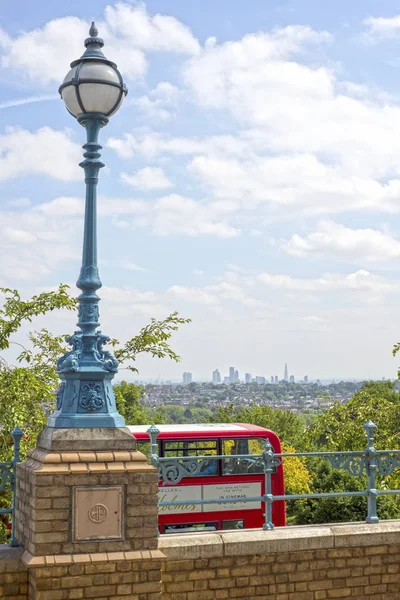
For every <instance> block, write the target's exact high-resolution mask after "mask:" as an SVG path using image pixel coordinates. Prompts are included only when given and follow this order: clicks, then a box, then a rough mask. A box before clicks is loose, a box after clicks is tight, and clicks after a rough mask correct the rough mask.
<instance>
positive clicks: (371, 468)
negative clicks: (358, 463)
mask: <svg viewBox="0 0 400 600" xmlns="http://www.w3.org/2000/svg"><path fill="white" fill-rule="evenodd" d="M375 429H376V425H375V423H373V422H372V421H371V420H368V421H367V422H366V423H365V425H364V430H365V434H366V436H367V441H368V445H367V448H366V450H365V452H366V458H367V479H368V515H367V519H366V521H367V523H379V519H378V515H377V514H376V498H377V493H376V470H377V463H376V450H375V447H374V431H375Z"/></svg>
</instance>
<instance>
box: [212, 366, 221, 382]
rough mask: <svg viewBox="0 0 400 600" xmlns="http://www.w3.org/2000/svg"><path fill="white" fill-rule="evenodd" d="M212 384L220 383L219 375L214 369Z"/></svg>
mask: <svg viewBox="0 0 400 600" xmlns="http://www.w3.org/2000/svg"><path fill="white" fill-rule="evenodd" d="M212 382H213V383H221V373H220V372H219V371H218V369H215V371H213V374H212Z"/></svg>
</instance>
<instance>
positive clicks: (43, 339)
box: [0, 285, 190, 461]
mask: <svg viewBox="0 0 400 600" xmlns="http://www.w3.org/2000/svg"><path fill="white" fill-rule="evenodd" d="M0 294H1V295H2V296H3V298H4V300H3V304H2V306H1V308H0V351H1V350H6V349H8V348H9V347H10V345H11V344H14V343H16V342H14V339H13V336H14V334H16V333H17V332H18V331H19V330H20V328H21V327H22V326H23V325H25V324H26V323H30V322H32V320H33V318H34V317H36V316H39V315H46V314H48V313H49V312H51V311H54V310H60V309H66V310H75V309H76V306H77V301H76V299H74V298H72V297H71V296H70V295H69V293H68V286H66V285H60V286H59V287H58V289H57V290H55V291H52V292H43V293H41V294H39V295H35V296H33V297H32V298H31V299H29V300H23V299H22V298H21V296H20V294H19V292H18V291H17V290H11V289H9V288H0ZM189 322H190V319H183V318H181V317H179V315H178V313H176V312H174V313H172V314H171V315H169V316H168V317H167V318H166V319H164V320H162V321H157V320H156V319H151V321H150V323H149V324H148V325H146V326H145V327H143V328H142V329H141V330H140V331H139V333H138V334H137V335H135V336H133V337H132V338H130V339H129V340H128V341H127V342H126V343H125V344H120V343H119V342H118V340H112V345H113V346H114V348H115V355H116V357H117V358H118V360H119V361H120V363H122V364H123V365H124V366H126V367H127V368H128V369H130V370H132V371H137V369H136V367H135V366H134V362H135V360H136V358H137V356H138V354H140V353H143V352H145V353H149V354H151V356H157V357H158V358H165V357H168V358H170V359H172V360H174V361H179V360H180V357H179V356H178V355H177V354H176V353H175V352H174V351H173V350H172V349H171V347H170V346H169V343H168V342H169V340H170V338H171V336H172V335H173V333H174V332H175V331H177V329H178V328H179V326H180V325H183V324H185V323H189ZM28 338H29V347H24V346H22V349H21V353H20V355H19V357H18V364H17V365H10V364H8V363H7V361H6V360H5V359H4V358H3V357H1V358H0V424H1V426H2V432H1V436H0V461H7V460H9V459H10V458H11V455H12V446H11V445H10V439H11V437H10V432H11V430H12V429H13V428H14V427H15V426H16V425H18V426H19V427H21V429H23V431H24V432H25V434H26V435H25V437H24V439H23V443H22V456H23V457H24V456H25V452H26V450H27V449H29V448H32V447H34V446H35V443H36V437H37V435H38V433H39V432H40V431H41V429H42V428H43V426H44V424H45V421H46V412H48V411H52V410H53V408H54V400H55V391H56V389H57V387H58V385H59V379H58V376H57V371H56V360H57V358H59V356H61V355H62V354H64V353H65V352H66V349H67V348H66V342H65V341H64V337H63V336H54V335H52V334H51V333H50V332H49V331H48V330H47V329H42V330H40V331H39V332H32V333H30V334H29V336H28ZM19 345H21V344H19ZM132 363H133V364H132ZM127 385H128V386H129V384H127ZM132 385H133V384H132ZM128 392H129V394H130V396H129V394H128V396H129V397H128V401H127V402H125V405H123V403H122V398H121V394H119V402H120V405H121V407H122V410H123V411H125V414H128V418H129V419H131V418H136V417H137V418H141V415H142V413H141V412H140V410H141V407H140V403H139V402H138V399H137V397H136V396H135V394H137V392H136V391H135V390H134V387H132V388H129V389H128ZM138 393H139V396H140V394H141V392H140V391H139V392H138Z"/></svg>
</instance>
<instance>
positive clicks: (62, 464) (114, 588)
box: [16, 24, 163, 600]
mask: <svg viewBox="0 0 400 600" xmlns="http://www.w3.org/2000/svg"><path fill="white" fill-rule="evenodd" d="M89 34H90V37H89V38H88V39H87V40H86V41H85V46H86V51H85V52H84V54H83V56H82V57H81V58H80V59H79V60H78V61H74V62H73V63H71V71H70V72H69V73H68V74H67V76H66V78H65V80H64V83H63V84H62V85H61V88H60V93H61V95H62V97H63V99H64V101H65V103H66V106H67V109H68V110H69V112H70V113H71V114H72V115H73V116H74V117H76V119H77V120H78V122H79V123H80V124H81V125H82V126H83V127H84V128H85V130H86V134H87V141H86V143H85V145H84V146H83V148H84V160H83V161H82V162H81V163H80V166H81V167H82V168H83V169H84V172H85V182H86V200H85V223H84V235H83V252H82V267H81V270H80V274H79V278H78V281H77V286H78V288H79V289H80V291H81V294H80V296H79V298H78V301H79V311H78V329H77V331H75V333H74V334H73V335H72V336H70V338H69V339H68V341H69V343H70V345H71V347H72V348H71V350H70V351H69V352H67V353H66V354H64V356H62V357H61V358H60V359H59V360H58V363H57V369H58V373H59V376H60V379H61V386H60V389H59V391H58V393H57V404H56V410H55V411H54V413H53V414H52V415H51V416H50V417H49V418H48V422H47V427H45V428H44V430H43V431H42V432H41V434H40V435H39V437H38V440H37V447H36V448H35V449H34V450H31V451H30V453H29V456H28V459H27V460H26V461H25V462H23V463H20V464H18V465H17V477H16V480H17V489H16V541H17V542H18V543H19V544H20V545H21V546H23V547H24V550H25V552H24V554H23V558H22V560H23V562H24V564H25V565H26V566H27V567H28V569H29V581H30V588H29V589H30V591H29V600H47V599H49V600H50V599H51V600H53V599H55V598H60V599H61V598H72V597H74V598H102V599H103V598H104V600H124V599H125V598H127V597H128V596H129V597H130V598H133V597H135V598H138V597H139V596H140V598H141V599H143V600H154V599H155V598H157V597H160V594H161V559H162V558H163V555H162V554H161V553H160V552H158V551H157V550H156V548H157V544H158V520H157V516H158V507H157V499H158V496H157V494H158V483H157V482H158V475H157V470H156V469H155V468H154V467H153V466H151V465H149V464H148V462H147V459H146V457H145V456H144V455H143V454H142V453H141V452H138V451H137V449H136V440H135V438H134V437H133V436H132V434H131V432H130V430H129V428H128V427H124V419H123V418H122V416H121V415H120V414H119V413H118V411H117V409H116V404H115V396H114V392H113V388H112V385H111V381H112V379H113V377H114V375H115V373H116V372H117V367H118V361H117V360H116V358H115V357H114V356H113V355H112V354H111V352H110V351H108V350H106V349H105V348H104V346H105V344H106V343H107V342H108V341H109V338H108V337H107V336H106V335H104V334H103V333H102V332H101V331H100V330H99V329H98V327H99V306H98V305H99V300H100V298H99V296H98V295H97V291H98V290H99V289H100V287H101V281H100V276H99V271H98V265H97V231H96V226H97V223H96V212H97V211H96V192H97V181H98V174H99V170H100V169H101V167H103V166H104V165H103V163H102V162H101V160H100V150H101V146H100V144H99V141H98V138H99V132H100V130H101V128H102V127H103V126H104V125H106V124H107V123H108V117H109V116H111V115H112V114H113V113H114V112H115V111H116V110H117V109H118V107H119V106H120V104H121V102H122V99H123V97H124V95H125V94H126V88H125V86H124V84H123V82H122V77H121V75H120V73H119V71H118V69H117V67H116V65H114V63H112V62H110V61H109V60H107V59H106V58H105V56H104V54H103V53H102V51H101V48H102V46H103V41H102V39H101V38H99V37H98V34H97V29H96V27H95V26H94V24H93V25H92V27H91V28H90V32H89ZM141 551H146V553H145V554H146V558H145V556H144V555H142V553H141ZM150 551H151V552H150ZM143 554H144V553H143ZM61 555H62V556H61ZM44 567H46V568H44ZM133 571H135V574H134V576H132V573H131V572H133ZM150 571H151V575H150ZM117 572H119V573H117ZM139 573H140V578H139Z"/></svg>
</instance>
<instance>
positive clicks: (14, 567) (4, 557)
mask: <svg viewBox="0 0 400 600" xmlns="http://www.w3.org/2000/svg"><path fill="white" fill-rule="evenodd" d="M22 553H23V549H22V548H12V547H11V546H8V545H7V544H0V573H7V572H10V571H21V570H23V569H24V566H23V564H22V562H21V557H22Z"/></svg>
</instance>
